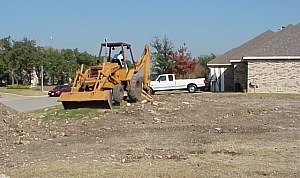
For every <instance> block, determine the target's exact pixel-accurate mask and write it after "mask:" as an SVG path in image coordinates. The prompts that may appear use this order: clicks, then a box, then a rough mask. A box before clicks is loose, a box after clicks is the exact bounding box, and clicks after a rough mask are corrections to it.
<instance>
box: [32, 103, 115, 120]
mask: <svg viewBox="0 0 300 178" xmlns="http://www.w3.org/2000/svg"><path fill="white" fill-rule="evenodd" d="M119 109H120V106H114V107H113V109H112V110H107V109H93V108H79V109H71V110H65V109H64V108H63V106H62V105H60V106H54V107H50V108H45V109H38V110H35V111H31V112H27V113H26V115H30V116H37V117H39V118H41V119H43V120H77V119H82V118H93V117H98V116H99V115H102V114H103V113H104V112H115V111H116V110H119Z"/></svg>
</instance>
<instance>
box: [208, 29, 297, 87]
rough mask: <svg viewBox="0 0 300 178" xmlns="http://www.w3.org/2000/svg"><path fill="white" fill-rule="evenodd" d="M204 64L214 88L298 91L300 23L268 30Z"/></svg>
mask: <svg viewBox="0 0 300 178" xmlns="http://www.w3.org/2000/svg"><path fill="white" fill-rule="evenodd" d="M207 65H208V67H209V68H210V76H212V75H216V76H217V78H218V80H217V84H216V85H217V88H216V89H215V91H241V90H242V89H247V91H248V92H250V93H279V92H282V93H300V24H297V25H288V26H287V27H285V28H283V29H281V30H280V31H278V32H273V31H271V30H268V31H266V32H264V33H262V34H260V35H258V36H257V37H255V38H253V39H251V40H250V41H248V42H246V43H244V44H243V45H241V46H239V47H237V48H234V49H231V50H230V51H228V52H226V53H224V54H223V55H220V56H217V57H216V58H215V59H214V60H212V61H210V62H209V63H208V64H207Z"/></svg>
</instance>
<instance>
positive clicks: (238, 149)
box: [0, 92, 300, 177]
mask: <svg viewBox="0 0 300 178" xmlns="http://www.w3.org/2000/svg"><path fill="white" fill-rule="evenodd" d="M156 99H157V102H154V103H153V104H150V103H142V102H140V103H135V104H132V105H130V106H129V105H127V104H126V103H122V105H121V107H120V108H119V107H116V108H115V109H113V110H112V111H107V110H91V109H80V110H71V111H70V110H69V111H64V110H63V109H62V107H61V106H60V107H53V108H48V109H44V110H40V111H35V112H31V113H23V114H17V113H14V112H13V111H11V110H9V109H6V108H4V106H1V111H0V117H1V120H0V128H1V131H0V140H1V148H0V150H1V152H0V174H4V175H7V176H10V177H300V169H299V167H300V95H273V94H272V95H271V94H217V93H196V94H189V93H172V92H168V93H158V94H157V95H156Z"/></svg>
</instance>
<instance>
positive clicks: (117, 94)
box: [112, 84, 124, 105]
mask: <svg viewBox="0 0 300 178" xmlns="http://www.w3.org/2000/svg"><path fill="white" fill-rule="evenodd" d="M112 95H113V101H114V102H115V104H116V105H120V103H121V102H122V101H123V98H124V88H123V86H122V85H121V84H118V85H115V86H114V89H113V92H112Z"/></svg>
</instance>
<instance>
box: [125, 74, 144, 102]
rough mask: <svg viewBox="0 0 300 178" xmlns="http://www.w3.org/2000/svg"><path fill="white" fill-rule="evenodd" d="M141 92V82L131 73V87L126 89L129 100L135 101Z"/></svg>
mask: <svg viewBox="0 0 300 178" xmlns="http://www.w3.org/2000/svg"><path fill="white" fill-rule="evenodd" d="M141 94H142V82H141V81H140V79H139V78H138V76H137V75H133V76H132V78H131V87H130V90H129V91H128V97H129V100H130V102H137V101H138V100H139V99H140V97H141Z"/></svg>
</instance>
